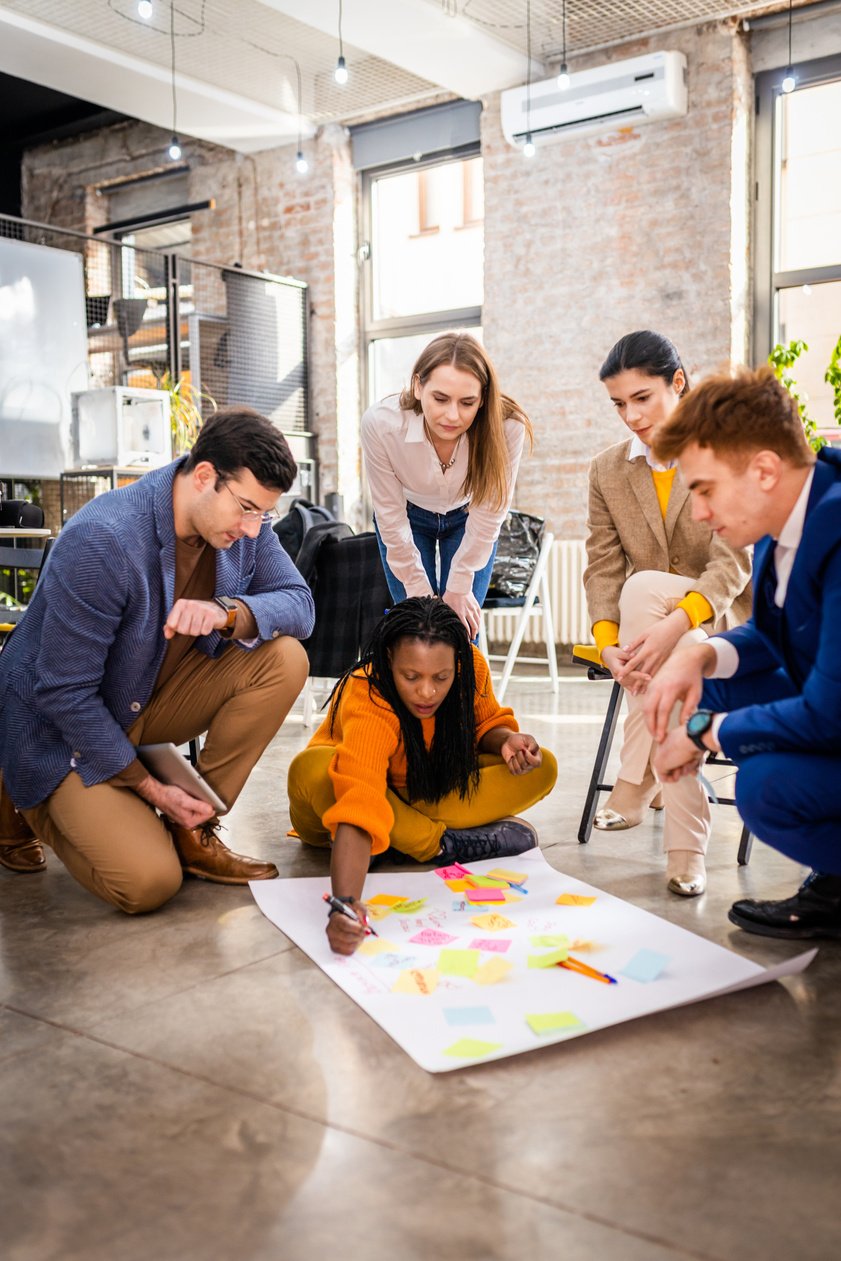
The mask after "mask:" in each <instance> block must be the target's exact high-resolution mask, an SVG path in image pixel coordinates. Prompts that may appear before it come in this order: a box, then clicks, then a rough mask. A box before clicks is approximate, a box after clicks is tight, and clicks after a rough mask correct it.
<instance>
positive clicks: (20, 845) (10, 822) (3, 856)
mask: <svg viewBox="0 0 841 1261" xmlns="http://www.w3.org/2000/svg"><path fill="white" fill-rule="evenodd" d="M0 866H3V867H8V869H9V871H16V872H18V873H19V874H21V875H30V874H32V873H33V872H36V871H46V869H47V858H46V855H45V853H44V850H43V847H42V845H41V842H40V841H39V840H38V838H37V837H36V835H35V833H34V832H33V831H32V828H31V827H30V826H29V824H28V823H27V822H26V819H24V817H23V815H22V814H21V813H20V811H19V810H16V809H15V806H14V803H13V801H12V799H11V797H10V796H9V794H8V793H7V792H6V790H5V789H4V787H3V777H2V775H0Z"/></svg>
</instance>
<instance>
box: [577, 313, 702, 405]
mask: <svg viewBox="0 0 841 1261" xmlns="http://www.w3.org/2000/svg"><path fill="white" fill-rule="evenodd" d="M632 368H636V370H637V371H638V372H643V373H644V374H645V375H646V376H647V377H662V378H663V380H664V381H665V382H666V385H671V383H672V381H674V379H675V373H676V372H677V371H678V369H680V371H681V372H682V373H683V379H684V382H685V384H684V387H683V389H682V390H681V392H680V397H681V398H683V396H684V394H688V393H689V374H688V373H687V371H686V369H685V368H684V366H683V364H682V363H681V360H680V355H679V354H678V353H677V350H676V349H675V347H674V346H673V345H672V343H671V342H670V341H669V339H668V337H664V336H663V334H662V333H652V332H651V330H650V329H642V330H641V331H640V332H637V333H626V334H625V336H624V337H620V339H619V341H618V342H617V343H616V345H615V346H614V347H613V349H612V350H611V351H610V353H609V354H608V356H607V358H606V359H605V361H604V363H603V364H602V366H601V368H600V369H599V380H600V381H605V380H606V379H607V378H608V377H615V376H618V375H619V373H620V372H626V371H628V369H632Z"/></svg>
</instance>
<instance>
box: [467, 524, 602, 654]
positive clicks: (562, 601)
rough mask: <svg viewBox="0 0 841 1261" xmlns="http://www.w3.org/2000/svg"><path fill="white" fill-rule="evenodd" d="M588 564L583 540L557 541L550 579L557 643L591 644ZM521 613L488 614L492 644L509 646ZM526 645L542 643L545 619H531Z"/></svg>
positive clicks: (551, 557)
mask: <svg viewBox="0 0 841 1261" xmlns="http://www.w3.org/2000/svg"><path fill="white" fill-rule="evenodd" d="M586 564H587V557H586V554H585V551H584V540H583V539H555V542H554V543H553V544H552V551H551V553H550V555H549V566H548V575H547V576H548V579H549V591H550V593H551V596H552V614H553V617H554V620H555V642H556V644H589V643H592V638H593V637H592V635H591V634H590V619H589V617H588V616H587V604H586V602H585V600H584V583H583V581H582V578H583V574H584V569H585V566H586ZM518 612H519V610H513V611H512V612H511V613H507V612H501V611H500V612H494V613H492V614H491V615H490V617H489V616H488V614H487V613H486V614H485V624H486V628H487V633H488V639H489V640H490V642H491V643H492V644H500V643H505V644H507V643H510V641H511V639H512V638H513V636H514V631H515V629H516V626H517V614H518ZM524 642H525V643H527V644H542V643H543V619H542V617H539V616H538V615H537V614H535V615H534V616H533V617H530V618H529V621H528V628H527V630H526V635H525V641H524Z"/></svg>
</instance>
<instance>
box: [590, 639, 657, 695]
mask: <svg viewBox="0 0 841 1261" xmlns="http://www.w3.org/2000/svg"><path fill="white" fill-rule="evenodd" d="M630 656H631V654H630V652H629V651H628V649H627V648H618V647H617V646H616V645H615V644H614V645H613V647H611V648H602V665H605V666H607V668H608V670H609V671H610V673H611V674H612V675H613V677H614V679H615V680H616V682H617V683H621V684H622V686H623V687H624V688H625V689H626V690H627V691H628V692H630V693H631V695H632V696H636V695H637V694H638V693H640V692H644V691H645V689H646V687H647V685H648V684H649V683H650V682H651V676H650V675H648V674H643V673H641V672H640V671H638V670H632V671H629V672H628V673H627V674H625V673H623V672H624V670H625V666H626V665H627V663H628V661H629V659H630Z"/></svg>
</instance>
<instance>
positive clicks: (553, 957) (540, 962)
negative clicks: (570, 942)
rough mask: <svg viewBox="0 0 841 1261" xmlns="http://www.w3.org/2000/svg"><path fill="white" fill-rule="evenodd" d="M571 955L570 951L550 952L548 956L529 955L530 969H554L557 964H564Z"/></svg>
mask: <svg viewBox="0 0 841 1261" xmlns="http://www.w3.org/2000/svg"><path fill="white" fill-rule="evenodd" d="M568 954H569V951H568V950H564V949H558V950H550V951H549V953H548V954H546V955H529V967H530V968H554V966H555V964H556V963H563V961H564V959H566V957H567V955H568Z"/></svg>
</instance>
